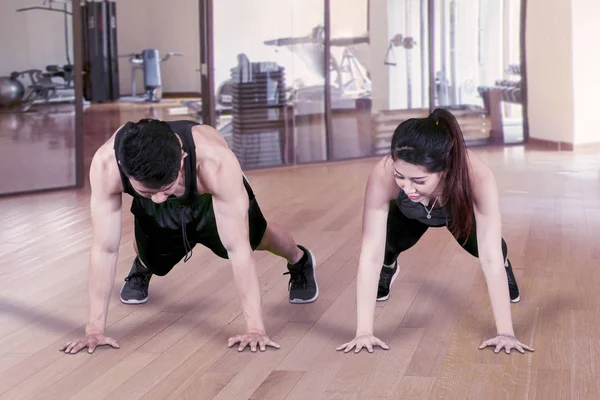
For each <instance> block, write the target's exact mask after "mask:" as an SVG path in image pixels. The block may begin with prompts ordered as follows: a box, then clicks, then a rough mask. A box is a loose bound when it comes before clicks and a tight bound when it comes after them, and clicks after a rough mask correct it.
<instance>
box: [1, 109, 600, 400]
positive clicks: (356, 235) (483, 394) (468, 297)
mask: <svg viewBox="0 0 600 400" xmlns="http://www.w3.org/2000/svg"><path fill="white" fill-rule="evenodd" d="M131 116H132V114H127V113H124V112H123V113H121V114H114V113H112V114H111V113H109V112H104V111H102V110H101V109H100V110H97V111H95V112H91V113H90V114H89V116H88V117H86V146H87V147H86V152H87V155H86V159H87V160H88V161H89V158H90V157H91V154H92V153H93V150H94V148H95V147H97V145H99V143H101V142H102V141H103V140H104V139H105V138H107V137H108V136H109V135H110V134H111V133H112V131H113V130H114V125H115V124H118V123H120V122H121V121H122V120H126V119H128V118H132V117H131ZM139 116H140V115H136V116H135V118H137V117H139ZM476 152H477V153H478V154H479V155H481V157H483V159H484V160H485V161H486V162H488V163H489V165H491V167H492V168H493V170H494V171H495V172H496V174H497V178H498V182H499V185H500V193H501V206H502V215H503V223H504V226H503V234H504V237H505V239H506V240H507V242H508V246H509V257H510V258H511V261H512V264H513V267H514V269H515V275H516V277H517V280H518V283H519V285H520V288H521V298H522V300H521V302H520V303H518V304H515V305H512V311H513V321H514V324H515V329H516V333H517V336H518V337H519V338H520V339H521V340H522V341H523V342H525V343H527V344H530V345H532V346H533V347H534V348H535V349H536V351H535V352H534V353H528V354H525V355H522V354H519V353H514V354H511V355H507V354H503V353H500V354H494V353H493V351H492V349H491V348H490V349H487V350H478V348H477V347H478V346H479V344H480V343H481V342H482V341H483V340H484V339H487V338H490V337H492V336H493V335H494V334H495V326H494V321H493V317H492V313H491V309H490V304H489V298H488V295H487V291H486V285H485V281H484V278H483V274H482V272H481V269H480V267H479V265H478V262H477V260H476V259H474V258H473V257H471V256H470V255H469V254H467V253H466V252H464V251H463V250H462V249H461V248H460V247H459V246H458V245H457V244H456V242H455V241H454V240H453V239H452V238H451V236H450V234H449V233H448V232H447V231H446V230H445V229H432V230H430V231H429V232H427V233H426V234H425V236H424V237H423V239H422V240H421V241H420V242H419V243H418V244H417V245H416V246H415V247H413V248H412V249H410V250H409V251H407V252H406V253H405V254H403V255H402V256H401V257H400V267H401V273H400V276H399V278H398V280H397V281H396V283H395V284H394V287H393V290H392V295H391V297H390V299H389V300H388V301H387V302H384V303H379V304H377V310H376V311H377V312H376V322H375V328H376V335H378V336H379V337H380V338H382V339H383V340H385V341H386V342H387V343H388V344H389V345H390V347H391V348H390V350H388V351H383V350H381V349H376V351H375V352H374V353H373V354H368V353H366V352H364V351H363V352H362V353H361V354H358V355H355V354H353V353H350V354H343V353H341V352H336V351H335V348H336V347H337V346H338V345H340V344H342V343H343V342H346V341H348V340H350V339H352V338H353V334H354V329H355V320H356V307H355V295H356V281H355V276H356V270H357V261H358V256H359V250H360V248H359V244H360V229H361V209H362V200H363V190H364V187H365V182H366V179H367V175H368V173H369V171H370V169H371V167H372V165H373V164H374V162H375V160H374V159H368V160H359V161H349V162H341V163H332V164H322V165H313V166H301V167H291V168H283V169H272V170H266V171H249V172H248V173H247V175H248V178H249V180H250V182H251V184H252V186H253V187H254V190H255V192H256V194H257V197H258V200H259V203H260V205H261V207H262V208H263V211H264V213H265V215H266V216H267V218H268V219H269V220H272V221H277V222H278V223H280V224H282V225H283V226H284V227H286V228H287V229H289V230H290V231H291V232H292V234H293V235H294V237H295V238H296V240H297V241H298V242H299V243H302V244H304V245H306V246H308V247H309V248H311V249H312V250H313V251H314V253H315V254H316V257H317V260H318V269H317V279H318V282H319V284H320V293H321V294H320V297H319V299H318V300H317V301H316V302H315V303H313V304H309V305H293V304H290V303H289V302H288V298H287V276H284V275H282V274H283V272H285V270H286V268H285V261H283V260H282V259H280V258H278V257H276V256H273V255H271V254H266V253H264V252H257V253H255V258H256V260H257V261H258V264H257V265H258V269H259V273H260V282H261V286H262V292H263V305H264V314H265V320H266V323H267V328H268V333H269V334H270V335H271V336H272V337H273V338H274V340H276V341H277V342H278V343H279V344H280V345H281V349H279V350H273V349H269V351H267V352H266V353H251V352H249V351H246V352H244V353H238V352H237V350H236V349H235V348H234V349H229V348H227V346H226V344H227V338H228V337H229V336H231V335H233V334H237V333H240V332H241V329H243V323H244V321H243V317H242V315H241V309H240V304H239V301H238V297H237V294H236V291H235V285H234V282H233V280H232V273H231V270H230V268H229V265H228V263H227V262H226V261H224V260H221V259H219V258H217V257H216V256H214V255H212V254H210V253H209V252H208V251H207V250H206V249H204V248H200V247H197V248H196V249H195V250H194V255H193V257H192V259H191V260H190V261H189V262H187V263H186V264H183V263H182V264H181V265H179V266H177V267H176V268H175V269H174V270H173V271H172V273H170V274H169V275H167V276H166V277H154V278H153V279H152V282H151V285H150V301H149V302H148V303H147V304H145V305H139V306H132V305H124V304H122V303H120V302H119V295H118V293H119V289H120V287H121V285H122V282H123V278H124V277H125V276H126V274H127V272H128V271H129V268H130V266H131V262H132V260H133V258H134V251H133V248H132V238H133V237H132V216H131V214H130V213H129V211H128V210H129V204H130V199H129V198H128V197H126V200H125V204H124V207H123V208H124V213H123V221H124V224H123V236H122V241H121V252H120V257H119V264H118V272H117V277H116V282H115V286H114V290H113V295H112V298H111V304H110V311H109V317H108V325H109V326H108V329H107V334H108V335H110V336H112V337H115V338H116V339H117V340H119V341H120V344H121V349H119V350H116V349H111V348H99V349H98V350H97V351H96V352H95V353H94V354H92V355H89V354H87V352H85V351H84V352H80V353H79V354H77V355H66V354H64V353H61V352H59V350H58V349H59V347H60V346H61V345H62V344H64V343H65V342H66V341H69V340H71V339H73V338H75V337H77V336H80V335H82V334H83V330H84V325H85V322H86V318H87V268H88V258H89V244H90V219H89V210H88V199H89V192H88V190H87V189H82V190H78V191H70V190H69V191H61V192H56V193H45V194H38V195H27V196H19V197H9V198H2V199H0V226H1V229H0V288H1V291H0V400H4V399H7V400H18V399H60V400H66V399H86V400H92V399H127V400H130V399H145V400H147V399H161V400H162V399H213V398H214V399H235V400H237V399H302V400H304V399H308V400H312V399H328V400H332V399H369V400H370V399H373V400H376V399H543V400H547V399H586V400H587V399H598V398H600V311H597V308H598V307H599V306H600V290H599V288H600V269H599V266H598V262H599V261H600V245H599V244H598V243H599V241H598V239H594V237H595V235H597V234H598V233H600V202H599V201H598V200H599V197H600V196H599V193H600V192H599V189H600V179H599V171H600V170H599V168H600V157H599V156H598V155H597V154H591V153H590V154H582V153H578V154H574V153H568V152H564V153H558V152H550V151H541V150H535V149H525V148H523V147H519V146H515V147H507V148H489V149H484V148H479V149H477V150H476ZM316 177H318V178H316ZM276 185H277V186H278V188H277V190H275V189H274V188H275V187H276Z"/></svg>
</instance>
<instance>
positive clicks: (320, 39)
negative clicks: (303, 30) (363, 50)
mask: <svg viewBox="0 0 600 400" xmlns="http://www.w3.org/2000/svg"><path fill="white" fill-rule="evenodd" d="M324 41H325V28H324V26H323V25H317V26H316V27H314V28H313V29H312V31H311V32H310V34H308V35H306V36H299V37H284V38H279V39H272V40H266V41H264V44H265V45H267V46H277V47H283V46H285V47H287V48H288V49H289V50H290V51H291V52H293V53H294V54H296V55H298V56H299V57H300V58H301V59H302V60H303V61H304V63H305V64H306V66H307V67H308V69H309V70H310V71H311V72H312V73H313V74H314V75H315V76H318V77H319V78H323V79H324V78H325V76H324V72H325V68H324V57H323V54H324ZM363 43H366V44H368V43H369V36H368V35H363V36H356V37H339V38H332V39H331V40H330V44H331V46H332V47H343V50H342V56H341V57H340V58H339V60H338V58H337V57H336V56H335V54H333V52H332V54H331V58H330V60H331V62H330V65H329V69H330V71H331V72H332V73H333V74H334V75H332V86H334V85H335V88H336V89H337V90H333V91H332V96H336V97H339V98H361V97H369V96H370V94H371V79H370V78H369V76H368V72H367V68H366V67H365V65H364V63H361V62H360V61H359V60H358V58H357V57H356V56H355V54H354V53H353V52H352V51H350V50H349V49H348V47H351V46H354V45H359V44H363ZM363 61H366V62H368V60H363ZM334 82H335V83H334ZM323 95H324V91H323V84H322V83H321V84H318V85H316V86H306V87H298V88H295V89H294V99H297V98H298V99H299V98H306V99H311V100H313V101H314V100H323V99H322V97H323ZM319 96H320V97H321V99H319V98H318V97H319Z"/></svg>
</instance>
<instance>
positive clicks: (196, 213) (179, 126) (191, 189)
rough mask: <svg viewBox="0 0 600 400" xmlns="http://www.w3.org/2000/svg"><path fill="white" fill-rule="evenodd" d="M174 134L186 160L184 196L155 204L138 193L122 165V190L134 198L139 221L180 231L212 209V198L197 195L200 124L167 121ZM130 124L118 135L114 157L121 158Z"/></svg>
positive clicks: (134, 212) (172, 197)
mask: <svg viewBox="0 0 600 400" xmlns="http://www.w3.org/2000/svg"><path fill="white" fill-rule="evenodd" d="M167 123H168V124H169V126H170V127H171V129H172V130H173V132H175V133H176V134H177V136H179V138H180V139H181V142H182V144H183V150H184V151H185V152H186V154H187V157H186V158H185V159H184V164H183V165H184V167H183V168H184V171H185V192H184V194H183V195H182V196H180V197H176V196H174V195H171V196H169V197H168V198H167V200H166V201H164V202H163V203H159V204H157V203H154V202H153V201H152V200H151V199H149V198H146V197H144V196H142V195H140V194H139V193H137V192H136V191H135V190H134V189H133V187H132V186H131V183H130V182H129V179H128V178H127V176H126V175H125V173H124V172H123V170H122V169H121V165H120V164H117V165H118V166H119V173H120V174H121V182H122V183H123V191H124V192H125V193H127V194H129V195H131V196H132V197H133V203H132V204H131V212H132V213H133V214H134V215H135V216H136V217H138V218H140V219H142V220H144V219H148V218H150V219H152V220H153V221H154V222H155V223H156V224H158V225H159V226H160V227H162V228H168V229H181V228H182V227H183V226H185V224H187V223H189V222H190V221H193V220H198V219H199V218H200V217H201V216H202V215H203V214H204V212H206V211H208V210H212V195H211V194H210V193H204V194H200V193H198V185H197V181H196V180H197V176H196V146H195V144H194V138H193V136H192V127H194V126H196V125H199V124H198V123H197V122H194V121H167ZM128 124H129V123H128ZM126 128H127V124H126V125H125V126H124V127H123V128H122V129H120V130H119V131H118V132H117V134H116V136H115V145H114V150H115V155H116V156H117V159H118V154H119V153H118V149H119V145H120V143H121V138H122V134H123V131H124V129H126Z"/></svg>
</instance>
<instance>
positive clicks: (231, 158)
mask: <svg viewBox="0 0 600 400" xmlns="http://www.w3.org/2000/svg"><path fill="white" fill-rule="evenodd" d="M192 135H193V137H194V143H195V146H196V171H197V176H198V180H199V183H200V184H201V186H202V189H204V191H206V192H209V193H213V194H216V193H218V192H220V191H222V190H224V189H225V190H227V189H226V187H227V186H228V185H229V183H234V182H237V180H238V179H237V177H239V179H241V177H242V174H243V173H242V169H241V167H240V164H239V161H238V159H237V157H236V156H235V154H234V153H233V151H231V149H230V148H229V146H228V145H227V142H226V141H225V138H224V137H223V135H221V133H219V131H217V130H216V129H214V128H213V127H210V126H208V125H197V126H194V127H193V128H192Z"/></svg>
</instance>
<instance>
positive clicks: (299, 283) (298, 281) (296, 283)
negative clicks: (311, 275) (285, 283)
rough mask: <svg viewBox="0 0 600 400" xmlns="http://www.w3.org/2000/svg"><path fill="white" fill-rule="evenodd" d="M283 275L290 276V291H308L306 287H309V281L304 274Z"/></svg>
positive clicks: (295, 272) (289, 272) (285, 273)
mask: <svg viewBox="0 0 600 400" xmlns="http://www.w3.org/2000/svg"><path fill="white" fill-rule="evenodd" d="M283 275H289V276H290V289H291V290H297V289H306V287H307V285H308V281H307V279H306V276H304V274H303V273H302V272H300V271H288V272H284V273H283Z"/></svg>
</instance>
